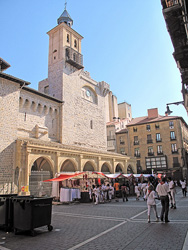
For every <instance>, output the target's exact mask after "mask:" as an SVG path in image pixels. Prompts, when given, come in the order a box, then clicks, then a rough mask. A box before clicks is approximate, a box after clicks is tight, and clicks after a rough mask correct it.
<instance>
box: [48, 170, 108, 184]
mask: <svg viewBox="0 0 188 250" xmlns="http://www.w3.org/2000/svg"><path fill="white" fill-rule="evenodd" d="M81 175H82V176H81ZM104 177H105V175H104V174H103V173H101V172H89V171H88V172H79V173H70V174H69V173H66V174H64V173H60V175H59V176H58V177H57V178H53V179H48V180H45V181H44V182H48V181H64V180H68V179H80V178H85V179H89V178H104Z"/></svg>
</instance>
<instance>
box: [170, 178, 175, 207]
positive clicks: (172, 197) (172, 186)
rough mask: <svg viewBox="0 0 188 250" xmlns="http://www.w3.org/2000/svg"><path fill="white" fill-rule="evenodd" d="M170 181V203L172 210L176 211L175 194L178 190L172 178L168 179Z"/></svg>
mask: <svg viewBox="0 0 188 250" xmlns="http://www.w3.org/2000/svg"><path fill="white" fill-rule="evenodd" d="M168 180H169V183H168V185H169V189H170V202H171V207H170V208H174V209H176V201H175V193H176V188H175V183H174V181H173V180H172V178H171V177H168Z"/></svg>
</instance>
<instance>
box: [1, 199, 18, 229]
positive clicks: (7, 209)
mask: <svg viewBox="0 0 188 250" xmlns="http://www.w3.org/2000/svg"><path fill="white" fill-rule="evenodd" d="M16 196H17V194H0V227H1V228H2V229H5V230H6V231H11V230H12V229H13V223H14V222H13V203H12V199H11V198H12V197H16Z"/></svg>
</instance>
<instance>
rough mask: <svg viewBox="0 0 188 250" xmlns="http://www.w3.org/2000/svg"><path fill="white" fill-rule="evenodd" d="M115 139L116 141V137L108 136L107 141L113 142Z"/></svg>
mask: <svg viewBox="0 0 188 250" xmlns="http://www.w3.org/2000/svg"><path fill="white" fill-rule="evenodd" d="M115 139H116V137H115V135H109V136H107V141H111V140H115Z"/></svg>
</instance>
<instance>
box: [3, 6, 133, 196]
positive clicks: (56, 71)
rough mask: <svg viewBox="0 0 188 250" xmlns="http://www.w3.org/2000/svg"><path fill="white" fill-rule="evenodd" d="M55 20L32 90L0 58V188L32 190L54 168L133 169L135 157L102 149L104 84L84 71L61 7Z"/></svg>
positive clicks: (108, 105) (108, 103) (108, 115)
mask: <svg viewBox="0 0 188 250" xmlns="http://www.w3.org/2000/svg"><path fill="white" fill-rule="evenodd" d="M57 22H58V25H57V26H56V27H55V28H53V29H51V30H50V31H49V32H48V35H49V56H48V78H47V79H44V80H42V81H40V82H39V86H38V90H35V89H32V88H30V87H29V84H30V83H29V82H27V81H24V80H22V79H18V78H16V77H14V76H11V75H8V74H6V73H4V70H6V69H7V68H8V67H9V66H10V65H9V64H8V63H7V62H6V61H5V60H4V59H2V58H0V115H1V119H0V138H1V141H0V188H1V190H0V192H5V190H4V189H6V190H8V189H9V191H8V192H10V191H15V189H16V190H17V191H18V192H20V191H21V188H22V187H27V189H25V190H24V192H25V193H27V194H28V193H31V194H32V193H33V192H34V191H33V190H37V189H38V182H39V181H41V180H45V179H48V178H52V177H54V176H55V174H56V173H60V172H76V171H99V172H106V173H115V172H119V171H122V172H123V173H127V171H131V172H134V173H136V161H135V158H131V157H129V156H125V155H121V154H117V153H113V152H108V151H107V133H106V123H107V122H109V121H111V120H112V119H113V117H114V116H115V117H117V116H118V105H117V102H116V101H114V100H116V98H115V97H114V96H113V94H112V92H111V91H110V86H109V84H107V83H106V82H104V81H101V82H96V81H95V80H93V79H92V78H91V77H90V74H89V72H86V71H84V66H83V55H82V54H81V42H82V39H83V37H82V36H81V35H80V34H79V33H77V32H76V31H75V30H73V29H72V25H73V20H72V18H71V17H70V15H69V14H68V12H67V10H66V8H65V10H64V12H63V13H62V15H61V16H60V17H59V18H58V20H57ZM22 191H23V190H22Z"/></svg>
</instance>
